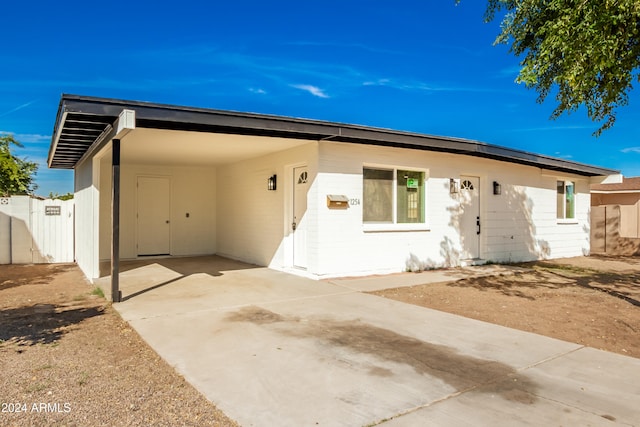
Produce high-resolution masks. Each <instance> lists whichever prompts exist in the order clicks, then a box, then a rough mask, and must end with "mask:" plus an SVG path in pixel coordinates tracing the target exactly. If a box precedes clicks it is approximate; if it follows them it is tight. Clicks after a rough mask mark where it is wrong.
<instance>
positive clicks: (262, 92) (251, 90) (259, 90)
mask: <svg viewBox="0 0 640 427" xmlns="http://www.w3.org/2000/svg"><path fill="white" fill-rule="evenodd" d="M249 92H251V93H257V94H258V95H266V94H267V91H266V90H264V89H260V88H255V87H250V88H249Z"/></svg>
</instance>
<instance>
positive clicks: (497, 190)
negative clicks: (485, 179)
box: [493, 181, 502, 196]
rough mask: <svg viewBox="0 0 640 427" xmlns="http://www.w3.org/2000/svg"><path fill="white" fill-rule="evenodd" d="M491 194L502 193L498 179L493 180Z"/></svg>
mask: <svg viewBox="0 0 640 427" xmlns="http://www.w3.org/2000/svg"><path fill="white" fill-rule="evenodd" d="M493 194H495V195H496V196H499V195H500V194H502V185H500V183H499V182H498V181H493Z"/></svg>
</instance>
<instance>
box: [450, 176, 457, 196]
mask: <svg viewBox="0 0 640 427" xmlns="http://www.w3.org/2000/svg"><path fill="white" fill-rule="evenodd" d="M459 192H460V184H459V183H458V181H456V180H455V179H454V178H451V179H450V180H449V193H451V194H457V193H459Z"/></svg>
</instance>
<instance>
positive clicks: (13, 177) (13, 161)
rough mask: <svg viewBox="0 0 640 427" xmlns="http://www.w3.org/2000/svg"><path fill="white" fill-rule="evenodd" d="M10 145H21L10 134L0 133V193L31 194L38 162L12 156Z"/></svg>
mask: <svg viewBox="0 0 640 427" xmlns="http://www.w3.org/2000/svg"><path fill="white" fill-rule="evenodd" d="M12 145H15V146H16V147H22V144H20V143H19V142H18V141H16V140H15V139H14V138H13V136H12V135H0V195H2V196H10V195H13V194H31V193H32V192H33V191H34V190H35V189H36V184H35V182H34V177H35V174H36V172H37V170H38V164H37V163H35V162H29V161H27V160H25V159H21V158H20V157H17V156H14V155H13V153H12V152H11V146H12Z"/></svg>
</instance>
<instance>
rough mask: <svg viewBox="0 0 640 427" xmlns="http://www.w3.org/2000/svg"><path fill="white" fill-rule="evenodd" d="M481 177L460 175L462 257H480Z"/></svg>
mask: <svg viewBox="0 0 640 427" xmlns="http://www.w3.org/2000/svg"><path fill="white" fill-rule="evenodd" d="M480 232H481V227H480V178H478V177H477V176H461V177H460V238H461V240H462V242H461V245H462V258H463V259H477V258H480Z"/></svg>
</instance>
